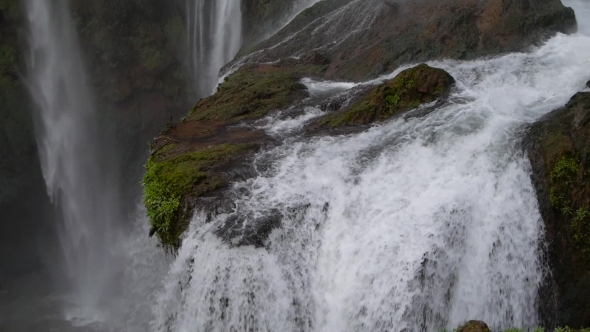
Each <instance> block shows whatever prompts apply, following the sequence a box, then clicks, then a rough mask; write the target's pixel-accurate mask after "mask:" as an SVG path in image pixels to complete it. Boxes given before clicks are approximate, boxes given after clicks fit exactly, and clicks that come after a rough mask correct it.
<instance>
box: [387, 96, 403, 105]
mask: <svg viewBox="0 0 590 332" xmlns="http://www.w3.org/2000/svg"><path fill="white" fill-rule="evenodd" d="M400 100H401V97H400V96H399V95H398V94H393V95H387V97H385V101H386V102H387V104H388V105H389V106H397V105H398V104H399V102H400Z"/></svg>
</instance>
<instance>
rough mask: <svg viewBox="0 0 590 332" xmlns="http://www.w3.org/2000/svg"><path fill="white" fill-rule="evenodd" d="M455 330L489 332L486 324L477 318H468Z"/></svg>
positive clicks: (458, 331)
mask: <svg viewBox="0 0 590 332" xmlns="http://www.w3.org/2000/svg"><path fill="white" fill-rule="evenodd" d="M457 332H490V328H489V327H488V325H487V324H486V323H484V322H482V321H479V320H470V321H468V322H467V323H465V324H464V325H463V326H461V327H459V328H458V329H457Z"/></svg>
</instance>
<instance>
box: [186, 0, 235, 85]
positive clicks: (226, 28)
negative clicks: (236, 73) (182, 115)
mask: <svg viewBox="0 0 590 332" xmlns="http://www.w3.org/2000/svg"><path fill="white" fill-rule="evenodd" d="M186 15H187V17H186V21H187V29H188V31H187V36H188V41H187V45H188V48H189V54H188V56H189V64H190V68H189V69H190V73H191V75H192V84H193V87H194V88H195V91H196V92H197V95H199V96H209V95H211V94H213V92H214V91H215V87H216V86H217V75H218V73H219V70H220V69H221V67H223V65H225V64H226V63H228V62H229V61H231V60H232V59H233V58H234V56H235V55H236V53H238V51H239V50H240V47H241V46H242V12H241V9H240V1H235V0H218V1H209V0H187V1H186Z"/></svg>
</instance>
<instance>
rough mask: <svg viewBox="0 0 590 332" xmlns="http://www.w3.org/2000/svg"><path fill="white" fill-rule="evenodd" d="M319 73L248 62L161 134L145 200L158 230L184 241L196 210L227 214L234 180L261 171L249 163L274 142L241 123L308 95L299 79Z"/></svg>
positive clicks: (169, 242) (173, 243) (173, 244)
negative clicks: (189, 222)
mask: <svg viewBox="0 0 590 332" xmlns="http://www.w3.org/2000/svg"><path fill="white" fill-rule="evenodd" d="M318 72H322V67H321V66H319V67H318V66H297V65H296V64H295V63H290V62H282V63H279V64H276V65H248V66H244V67H242V68H241V69H240V70H238V71H237V72H236V73H234V74H232V75H230V76H229V77H227V79H226V80H225V82H224V83H223V84H221V85H220V86H219V88H218V92H217V93H216V94H215V95H213V96H211V97H208V98H205V99H201V100H200V101H199V102H198V103H197V104H196V105H195V107H194V108H193V109H192V110H191V112H190V114H189V115H188V116H187V117H186V118H185V119H184V120H183V121H182V122H179V123H177V124H174V125H172V126H170V127H169V128H168V129H167V130H165V131H163V132H161V133H160V135H159V136H158V137H156V139H155V140H154V142H153V143H152V152H151V156H150V158H149V160H148V162H147V164H146V174H145V176H144V178H143V187H144V203H145V205H146V208H147V211H148V215H149V217H150V221H151V224H152V232H154V233H155V234H156V235H157V236H158V237H159V238H160V241H161V243H162V244H163V245H164V246H166V247H168V248H177V247H178V246H179V245H180V239H179V237H180V235H181V234H182V232H183V231H184V230H185V229H186V227H187V226H188V220H189V217H190V216H191V215H192V213H193V211H195V209H202V210H205V211H206V212H209V213H214V214H215V213H219V212H223V211H225V212H228V210H229V208H230V207H231V197H229V196H227V195H226V193H225V190H226V189H227V188H228V185H229V183H230V182H232V181H237V180H243V179H246V178H249V177H252V176H254V171H253V170H252V169H250V168H249V165H248V164H247V160H248V158H249V157H251V156H252V154H253V152H255V151H256V150H257V149H258V148H260V147H261V146H263V145H267V144H272V140H271V139H270V138H269V137H267V136H266V134H265V133H264V131H262V130H256V129H251V128H248V127H247V126H239V127H238V126H235V124H236V123H237V122H239V121H246V122H249V121H254V120H256V119H260V118H261V117H263V116H265V115H267V114H268V113H269V112H271V111H273V110H278V109H282V108H286V107H288V106H289V105H291V104H293V103H295V102H296V101H297V100H301V99H303V98H305V97H307V96H308V93H307V88H306V87H305V86H304V85H303V84H301V83H300V79H301V78H302V77H304V76H309V75H313V74H314V73H318Z"/></svg>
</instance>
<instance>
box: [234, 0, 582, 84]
mask: <svg viewBox="0 0 590 332" xmlns="http://www.w3.org/2000/svg"><path fill="white" fill-rule="evenodd" d="M575 28H576V21H575V15H574V12H573V10H572V9H571V8H565V7H564V6H563V5H562V4H561V1H559V0H524V1H521V0H483V1H479V0H449V1H433V0H420V1H383V0H324V1H321V2H319V3H317V4H316V5H314V6H313V7H312V8H309V9H307V10H306V11H304V12H303V13H301V14H300V15H299V16H298V17H297V18H295V19H294V20H293V21H292V22H291V23H290V24H289V25H287V26H286V27H285V28H284V29H282V30H281V31H280V32H278V33H277V34H276V35H274V36H273V37H271V38H269V39H268V40H266V41H265V42H263V43H261V44H260V45H259V46H258V47H257V48H256V50H257V51H261V52H257V53H253V54H252V55H251V56H249V57H246V59H245V61H254V62H269V61H276V60H277V59H285V58H288V57H292V56H301V55H304V54H306V53H308V52H315V51H317V50H320V51H321V52H323V53H324V54H325V56H326V57H327V59H329V62H330V67H329V69H328V70H327V71H326V73H325V77H326V78H331V79H348V80H363V79H368V78H373V77H375V76H377V75H379V74H382V73H384V72H389V71H391V70H393V69H395V68H396V67H398V66H399V65H401V64H404V63H408V62H418V61H426V60H431V59H436V58H454V59H473V58H475V57H478V56H484V55H490V54H499V53H503V52H512V51H521V50H524V49H525V48H526V47H527V46H529V45H532V44H534V43H536V42H539V41H541V40H542V39H543V38H545V37H547V36H549V35H551V34H553V33H555V32H568V31H572V30H573V29H575ZM280 42H282V43H281V44H280V45H278V44H279V43H280ZM275 45H278V46H276V47H275Z"/></svg>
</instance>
